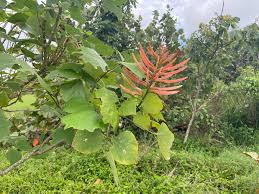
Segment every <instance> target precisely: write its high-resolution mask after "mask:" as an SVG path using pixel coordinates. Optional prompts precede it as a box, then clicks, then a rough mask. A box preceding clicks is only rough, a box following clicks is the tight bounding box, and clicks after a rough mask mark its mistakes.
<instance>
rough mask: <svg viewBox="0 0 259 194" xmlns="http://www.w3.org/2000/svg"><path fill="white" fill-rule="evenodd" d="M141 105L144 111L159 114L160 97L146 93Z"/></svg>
mask: <svg viewBox="0 0 259 194" xmlns="http://www.w3.org/2000/svg"><path fill="white" fill-rule="evenodd" d="M141 106H142V108H143V111H144V112H145V113H150V114H159V113H160V111H161V110H162V109H163V103H162V101H161V99H160V98H159V97H158V96H157V95H156V94H154V93H148V94H147V96H146V97H145V99H144V101H143V103H142V105H141Z"/></svg>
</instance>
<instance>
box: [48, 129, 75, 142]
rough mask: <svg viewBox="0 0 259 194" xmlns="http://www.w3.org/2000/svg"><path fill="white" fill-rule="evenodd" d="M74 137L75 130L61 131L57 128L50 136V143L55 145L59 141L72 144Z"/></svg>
mask: <svg viewBox="0 0 259 194" xmlns="http://www.w3.org/2000/svg"><path fill="white" fill-rule="evenodd" d="M74 136H75V130H74V129H72V128H69V129H62V128H58V129H56V130H55V132H54V133H53V135H52V137H53V138H52V143H57V142H59V141H65V142H66V144H69V145H70V144H72V141H73V138H74Z"/></svg>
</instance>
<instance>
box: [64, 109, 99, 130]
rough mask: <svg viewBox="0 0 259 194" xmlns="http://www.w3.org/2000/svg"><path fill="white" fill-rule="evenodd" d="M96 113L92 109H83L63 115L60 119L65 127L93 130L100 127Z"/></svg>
mask: <svg viewBox="0 0 259 194" xmlns="http://www.w3.org/2000/svg"><path fill="white" fill-rule="evenodd" d="M99 119H100V118H99V117H98V114H97V113H96V112H95V111H93V110H84V111H80V112H75V113H72V114H69V115H66V116H64V117H63V118H62V119H61V121H62V122H63V123H64V124H65V127H66V128H70V127H72V128H75V129H79V130H87V131H90V132H93V131H94V130H95V129H98V128H102V127H101V124H100V122H99Z"/></svg>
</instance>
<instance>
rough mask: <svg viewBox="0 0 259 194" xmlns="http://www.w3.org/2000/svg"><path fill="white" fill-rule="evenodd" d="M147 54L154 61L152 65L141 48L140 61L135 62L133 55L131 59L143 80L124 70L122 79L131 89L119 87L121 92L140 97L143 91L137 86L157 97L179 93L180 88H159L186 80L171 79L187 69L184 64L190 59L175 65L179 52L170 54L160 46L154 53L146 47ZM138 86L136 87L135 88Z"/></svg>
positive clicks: (150, 48) (149, 47) (126, 69)
mask: <svg viewBox="0 0 259 194" xmlns="http://www.w3.org/2000/svg"><path fill="white" fill-rule="evenodd" d="M148 53H149V55H150V56H151V57H152V58H153V59H154V61H155V64H153V63H152V62H151V61H150V60H149V58H148V56H147V54H146V53H145V51H144V49H143V47H142V46H140V47H139V54H140V61H138V60H137V58H136V56H135V55H134V53H132V57H133V59H134V62H135V65H136V66H137V68H138V69H139V70H140V71H141V72H142V73H144V75H145V77H146V78H145V80H141V79H139V78H138V77H137V76H136V75H134V74H133V73H132V72H131V71H130V70H129V69H128V68H126V67H125V68H124V75H123V79H124V80H125V81H126V82H127V83H128V85H129V86H130V87H131V89H129V88H127V87H125V86H123V85H120V86H121V88H122V90H123V91H124V92H126V93H128V94H132V95H142V94H143V91H142V89H141V88H140V87H139V86H142V87H144V88H145V89H147V90H148V91H150V92H154V93H156V94H158V95H171V94H176V93H178V92H179V90H177V89H179V88H180V87H182V85H178V86H172V87H160V86H161V85H164V84H174V83H179V82H182V81H184V80H186V79H187V78H188V77H183V78H178V79H171V77H173V76H174V75H176V74H178V73H180V72H182V71H184V70H185V69H186V68H187V67H186V66H185V64H186V63H187V62H188V61H189V60H190V58H188V59H186V60H184V61H182V62H180V63H178V64H175V61H176V59H177V57H179V56H180V55H181V51H179V50H178V51H176V52H175V53H173V54H170V51H169V50H168V49H167V48H166V47H165V46H160V47H159V49H158V51H157V52H155V51H154V49H153V48H152V46H150V45H149V46H148ZM137 85H138V86H137Z"/></svg>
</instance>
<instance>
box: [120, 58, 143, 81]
mask: <svg viewBox="0 0 259 194" xmlns="http://www.w3.org/2000/svg"><path fill="white" fill-rule="evenodd" d="M120 64H122V65H123V66H125V67H127V68H128V69H129V70H130V71H131V72H132V73H134V74H135V75H136V76H137V77H138V78H140V79H143V78H145V75H144V73H142V71H140V70H139V69H138V68H137V66H136V65H135V63H128V62H120Z"/></svg>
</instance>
